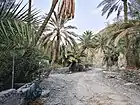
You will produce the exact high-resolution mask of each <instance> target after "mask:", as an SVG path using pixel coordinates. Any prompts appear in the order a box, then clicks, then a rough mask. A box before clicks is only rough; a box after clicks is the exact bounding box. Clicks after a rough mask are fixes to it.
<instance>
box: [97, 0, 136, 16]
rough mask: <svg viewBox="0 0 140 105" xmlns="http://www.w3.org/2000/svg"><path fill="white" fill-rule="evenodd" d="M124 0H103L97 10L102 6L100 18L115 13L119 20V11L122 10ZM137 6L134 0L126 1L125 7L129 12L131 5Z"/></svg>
mask: <svg viewBox="0 0 140 105" xmlns="http://www.w3.org/2000/svg"><path fill="white" fill-rule="evenodd" d="M123 2H124V0H103V1H102V2H101V3H100V4H99V5H98V6H97V8H99V7H101V6H103V8H102V16H103V15H105V14H106V13H107V12H108V13H107V17H106V18H108V17H109V16H110V15H111V14H112V13H113V12H114V11H115V12H117V18H119V16H120V13H121V11H122V10H123V6H124V4H123ZM134 4H137V1H136V0H127V5H128V8H129V10H130V11H131V7H132V5H134Z"/></svg>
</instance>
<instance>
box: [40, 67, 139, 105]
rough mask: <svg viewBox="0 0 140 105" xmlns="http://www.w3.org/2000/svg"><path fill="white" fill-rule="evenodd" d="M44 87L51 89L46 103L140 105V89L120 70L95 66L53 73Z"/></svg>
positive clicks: (58, 104) (48, 104) (47, 104)
mask: <svg viewBox="0 0 140 105" xmlns="http://www.w3.org/2000/svg"><path fill="white" fill-rule="evenodd" d="M41 86H42V87H43V89H46V90H49V91H50V92H49V94H48V95H47V96H45V97H43V100H44V103H45V105H140V100H139V99H140V91H139V89H138V88H137V86H136V85H135V84H133V83H126V81H123V80H122V79H121V78H120V76H119V74H118V73H116V72H107V71H102V69H97V68H96V69H92V70H90V71H87V72H78V73H73V74H65V73H63V74H61V73H59V74H58V73H55V74H51V75H50V76H49V78H48V79H45V80H44V81H43V82H42V84H41Z"/></svg>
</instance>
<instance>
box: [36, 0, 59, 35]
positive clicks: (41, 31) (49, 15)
mask: <svg viewBox="0 0 140 105" xmlns="http://www.w3.org/2000/svg"><path fill="white" fill-rule="evenodd" d="M57 2H58V0H53V3H52V6H51V9H50V11H49V13H48V15H47V17H46V18H45V20H44V22H43V23H42V25H41V26H40V28H39V30H38V37H39V36H41V35H42V33H43V31H44V29H45V27H46V25H47V23H48V21H49V19H50V18H51V15H52V13H53V12H54V9H55V7H56V4H57Z"/></svg>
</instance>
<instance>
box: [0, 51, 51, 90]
mask: <svg viewBox="0 0 140 105" xmlns="http://www.w3.org/2000/svg"><path fill="white" fill-rule="evenodd" d="M28 51H29V52H27V50H26V51H25V50H24V51H16V52H15V55H14V56H15V57H14V62H15V63H14V65H15V66H14V69H15V70H14V71H15V76H14V77H15V78H14V82H15V83H27V82H30V81H32V80H34V79H35V78H36V77H38V75H39V73H40V71H39V69H40V68H45V67H47V66H49V64H48V62H46V61H47V60H48V57H44V56H42V55H41V54H40V53H39V52H38V51H37V50H36V49H32V48H30V49H29V50H28ZM12 67H13V54H11V53H10V52H1V53H0V82H1V86H0V90H4V89H7V88H10V87H11V85H12V84H11V80H12Z"/></svg>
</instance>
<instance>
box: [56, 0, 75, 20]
mask: <svg viewBox="0 0 140 105" xmlns="http://www.w3.org/2000/svg"><path fill="white" fill-rule="evenodd" d="M58 13H59V16H60V17H61V18H63V19H73V18H74V13H75V0H60V1H59V6H58Z"/></svg>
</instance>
